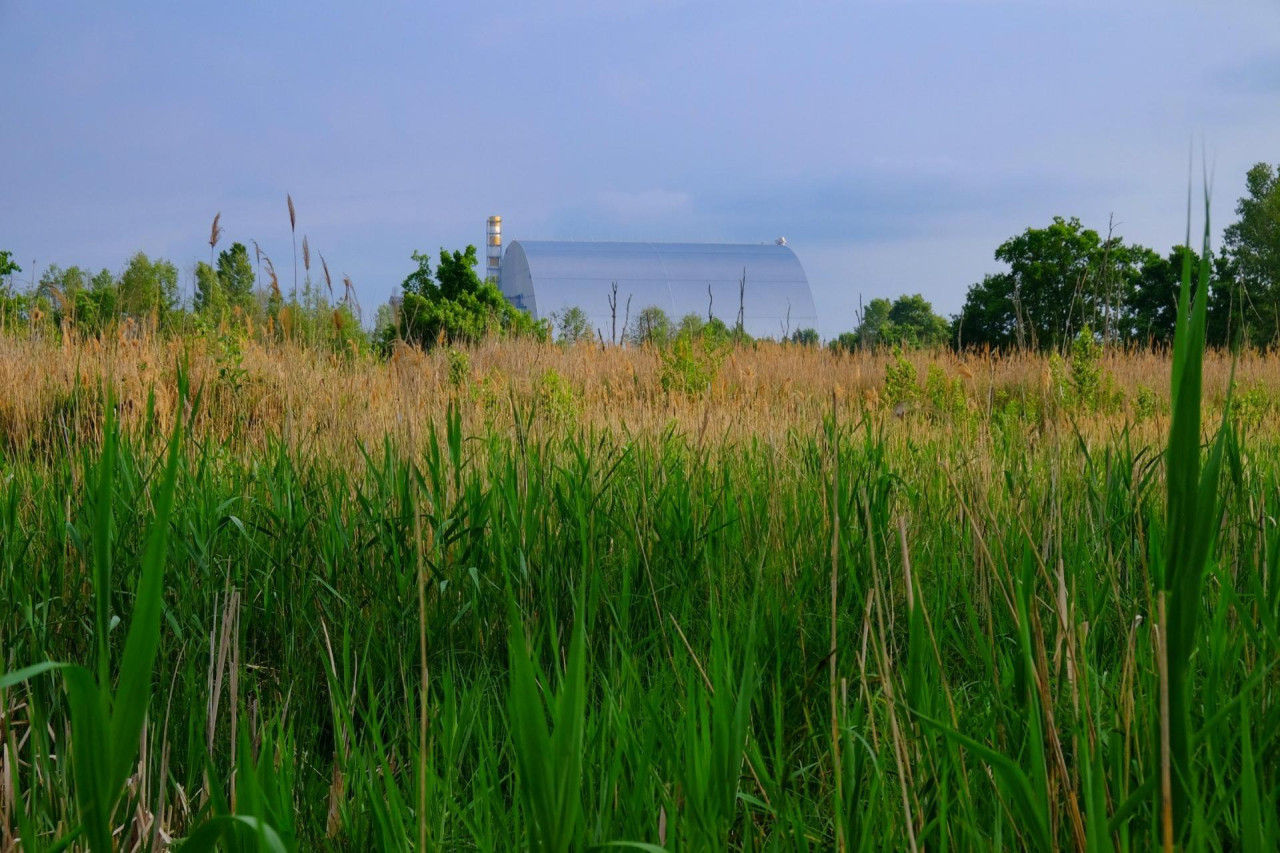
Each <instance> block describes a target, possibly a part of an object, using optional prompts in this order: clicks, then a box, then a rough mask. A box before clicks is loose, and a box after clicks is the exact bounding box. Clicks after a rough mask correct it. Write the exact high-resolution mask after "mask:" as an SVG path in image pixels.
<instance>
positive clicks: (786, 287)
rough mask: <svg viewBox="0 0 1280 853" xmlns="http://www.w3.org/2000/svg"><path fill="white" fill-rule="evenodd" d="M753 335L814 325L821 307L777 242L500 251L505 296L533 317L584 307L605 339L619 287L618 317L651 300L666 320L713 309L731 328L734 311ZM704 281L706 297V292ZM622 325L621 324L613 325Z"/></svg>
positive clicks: (564, 244) (514, 246)
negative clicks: (611, 301) (612, 298)
mask: <svg viewBox="0 0 1280 853" xmlns="http://www.w3.org/2000/svg"><path fill="white" fill-rule="evenodd" d="M744 274H745V275H746V287H745V289H744V290H743V292H742V300H741V301H742V319H743V327H744V329H745V330H746V331H747V333H748V334H751V335H753V336H756V337H766V336H767V337H778V336H780V335H782V334H783V332H784V331H794V330H795V329H800V328H805V327H814V326H816V325H817V321H818V317H817V311H816V310H815V309H814V304H813V295H812V294H811V292H810V290H809V280H808V278H807V277H806V276H805V273H804V268H803V267H802V266H801V265H800V259H799V258H797V257H796V255H795V252H793V251H792V250H791V247H790V246H785V245H778V244H776V243H766V244H754V243H749V244H736V243H613V242H599V243H596V242H568V241H552V240H513V241H512V242H511V243H509V244H508V245H507V248H506V252H505V254H504V255H503V257H502V272H501V276H500V278H499V282H500V285H501V289H502V292H503V295H504V296H506V298H507V299H508V300H509V301H510V302H511V303H512V304H514V305H515V306H516V307H518V308H522V309H524V310H526V311H529V312H531V313H532V314H533V316H534V318H535V319H545V318H549V317H550V316H551V315H552V314H553V313H556V312H558V311H563V310H565V309H567V308H572V307H577V308H581V309H582V311H583V312H584V313H586V315H587V317H588V319H589V320H590V322H591V324H592V328H596V329H600V330H601V331H602V333H604V334H605V336H606V337H608V332H609V329H610V324H611V321H612V317H611V313H610V309H609V297H610V295H611V294H612V285H613V284H614V283H615V282H616V283H617V285H618V325H619V327H621V325H622V321H623V317H624V311H625V307H624V306H625V305H626V303H627V300H628V299H630V300H631V317H632V318H634V317H635V316H636V315H637V314H638V313H639V312H640V311H641V310H643V309H644V308H647V307H650V306H656V307H658V308H661V309H662V310H663V311H665V312H666V313H667V316H669V317H670V318H671V319H672V321H677V320H679V319H680V318H681V317H683V316H685V315H686V314H697V315H699V316H702V317H706V316H707V313H708V301H710V313H711V314H712V316H715V317H717V318H719V319H720V320H723V321H724V322H725V323H726V324H727V325H730V326H732V325H733V324H734V323H735V322H736V321H737V317H738V307H739V283H740V281H741V280H742V277H743V275H744ZM708 288H710V299H708ZM619 331H621V328H619Z"/></svg>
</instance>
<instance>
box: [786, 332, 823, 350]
mask: <svg viewBox="0 0 1280 853" xmlns="http://www.w3.org/2000/svg"><path fill="white" fill-rule="evenodd" d="M791 343H793V344H799V345H800V346H803V347H816V346H818V345H819V344H820V343H822V339H821V338H819V337H818V330H817V329H796V330H795V331H794V332H792V333H791Z"/></svg>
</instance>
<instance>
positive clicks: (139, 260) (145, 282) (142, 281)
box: [120, 252, 178, 322]
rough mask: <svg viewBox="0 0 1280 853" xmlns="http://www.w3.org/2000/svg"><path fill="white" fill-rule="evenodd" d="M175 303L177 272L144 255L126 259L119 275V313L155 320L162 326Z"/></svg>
mask: <svg viewBox="0 0 1280 853" xmlns="http://www.w3.org/2000/svg"><path fill="white" fill-rule="evenodd" d="M177 300H178V268H177V267H175V266H174V265H173V264H171V263H170V262H169V261H166V260H163V259H157V260H155V261H153V260H151V259H150V258H148V257H147V256H146V254H145V253H143V252H138V253H137V254H136V255H134V256H133V257H132V258H130V259H129V263H128V264H127V265H126V266H125V270H124V272H123V273H122V274H121V275H120V309H121V311H123V312H124V313H125V314H127V315H129V316H130V317H134V318H135V319H142V318H145V317H151V316H153V315H154V316H155V317H156V318H157V320H158V321H160V322H163V321H164V320H165V319H166V318H167V317H168V315H169V312H170V311H172V310H173V307H174V305H175V304H176V303H177Z"/></svg>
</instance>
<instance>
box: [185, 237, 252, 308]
mask: <svg viewBox="0 0 1280 853" xmlns="http://www.w3.org/2000/svg"><path fill="white" fill-rule="evenodd" d="M254 281H255V278H254V274H253V264H251V263H250V262H249V250H248V249H246V248H245V247H244V244H242V243H232V244H231V248H229V249H224V250H223V251H222V252H221V253H219V254H218V282H217V283H218V285H219V289H220V290H221V291H222V294H221V297H220V298H221V300H222V302H224V303H225V304H226V307H228V308H235V307H239V308H240V310H241V311H244V312H245V313H250V312H252V311H253V306H254V296H253V285H254ZM198 285H199V282H198V281H197V286H198ZM211 295H212V294H211Z"/></svg>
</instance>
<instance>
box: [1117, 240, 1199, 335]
mask: <svg viewBox="0 0 1280 853" xmlns="http://www.w3.org/2000/svg"><path fill="white" fill-rule="evenodd" d="M1184 260H1189V261H1190V262H1191V284H1192V287H1194V288H1196V290H1197V292H1199V287H1200V283H1199V278H1200V256H1199V255H1197V254H1196V252H1195V250H1194V249H1188V248H1187V247H1186V246H1174V247H1173V249H1172V251H1170V252H1169V254H1168V255H1167V256H1164V257H1161V256H1160V255H1157V254H1156V253H1155V252H1151V253H1150V255H1149V257H1147V258H1146V259H1145V261H1144V263H1143V264H1142V267H1141V270H1140V273H1139V277H1138V281H1137V283H1136V285H1135V286H1134V288H1133V289H1132V290H1131V291H1130V292H1129V293H1128V294H1127V304H1126V306H1125V307H1126V309H1127V329H1126V337H1129V338H1131V339H1133V340H1135V341H1137V342H1138V343H1156V344H1172V343H1173V332H1174V329H1175V327H1176V325H1177V321H1178V291H1179V289H1180V288H1181V287H1182V265H1183V262H1184Z"/></svg>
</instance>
